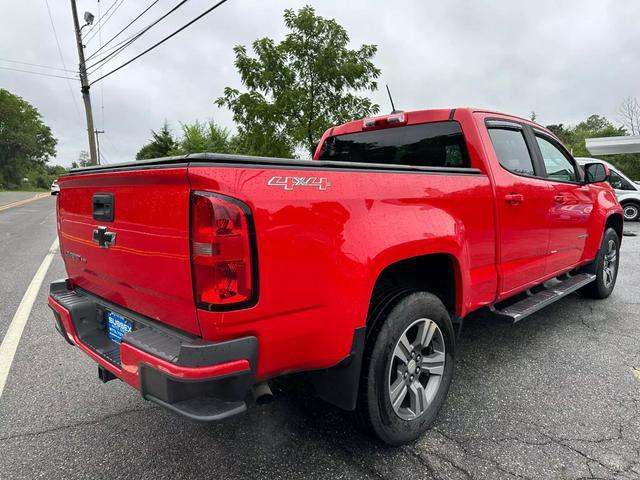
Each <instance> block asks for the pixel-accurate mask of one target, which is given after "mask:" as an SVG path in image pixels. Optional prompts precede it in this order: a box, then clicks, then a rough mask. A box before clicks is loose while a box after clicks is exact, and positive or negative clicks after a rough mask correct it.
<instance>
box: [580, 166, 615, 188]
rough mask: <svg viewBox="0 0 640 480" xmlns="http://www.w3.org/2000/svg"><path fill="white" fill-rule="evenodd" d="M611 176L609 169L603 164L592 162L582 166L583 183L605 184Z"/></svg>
mask: <svg viewBox="0 0 640 480" xmlns="http://www.w3.org/2000/svg"><path fill="white" fill-rule="evenodd" d="M609 175H611V172H610V171H609V167H607V166H606V165H605V164H604V163H600V162H593V163H587V164H586V165H585V166H584V183H585V184H586V183H600V182H606V181H607V179H608V178H609Z"/></svg>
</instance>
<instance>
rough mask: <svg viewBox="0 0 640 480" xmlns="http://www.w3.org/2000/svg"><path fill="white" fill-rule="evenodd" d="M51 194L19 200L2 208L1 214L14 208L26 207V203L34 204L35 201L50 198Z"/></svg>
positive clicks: (37, 194) (36, 195)
mask: <svg viewBox="0 0 640 480" xmlns="http://www.w3.org/2000/svg"><path fill="white" fill-rule="evenodd" d="M49 195H50V194H49V193H44V192H43V193H36V194H35V195H34V196H33V197H31V198H27V199H25V200H18V201H17V202H12V203H7V204H6V205H2V206H0V212H1V211H3V210H7V209H9V208H13V207H19V206H20V205H24V204H25V203H29V202H33V201H34V200H38V199H40V198H44V197H48V196H49Z"/></svg>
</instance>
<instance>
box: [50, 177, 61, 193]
mask: <svg viewBox="0 0 640 480" xmlns="http://www.w3.org/2000/svg"><path fill="white" fill-rule="evenodd" d="M59 193H60V186H59V185H58V180H54V181H53V183H52V184H51V195H58V194H59Z"/></svg>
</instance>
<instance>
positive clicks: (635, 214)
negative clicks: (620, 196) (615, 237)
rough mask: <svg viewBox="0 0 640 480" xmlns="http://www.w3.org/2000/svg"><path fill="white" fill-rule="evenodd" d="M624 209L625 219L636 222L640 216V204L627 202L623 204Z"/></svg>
mask: <svg viewBox="0 0 640 480" xmlns="http://www.w3.org/2000/svg"><path fill="white" fill-rule="evenodd" d="M622 210H623V211H624V219H625V220H626V221H627V222H634V221H636V220H638V218H640V205H638V204H637V203H632V202H630V203H625V204H624V205H622Z"/></svg>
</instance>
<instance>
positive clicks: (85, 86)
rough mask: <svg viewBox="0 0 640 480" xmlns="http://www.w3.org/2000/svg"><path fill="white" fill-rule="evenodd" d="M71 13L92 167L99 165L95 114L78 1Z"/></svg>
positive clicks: (72, 0)
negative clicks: (94, 125) (94, 121)
mask: <svg viewBox="0 0 640 480" xmlns="http://www.w3.org/2000/svg"><path fill="white" fill-rule="evenodd" d="M71 11H72V13H73V26H74V28H75V30H76V43H77V44H78V60H79V63H80V84H81V85H82V88H81V91H82V100H83V101H84V109H85V112H86V114H87V134H88V135H89V156H90V157H91V165H97V164H98V155H97V149H96V137H95V129H94V127H93V112H92V110H91V95H90V94H89V79H88V78H87V65H86V63H85V60H84V46H83V45H82V34H81V32H80V30H81V29H80V22H79V21H78V9H77V7H76V0H71Z"/></svg>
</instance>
